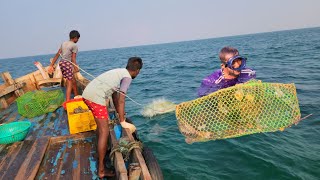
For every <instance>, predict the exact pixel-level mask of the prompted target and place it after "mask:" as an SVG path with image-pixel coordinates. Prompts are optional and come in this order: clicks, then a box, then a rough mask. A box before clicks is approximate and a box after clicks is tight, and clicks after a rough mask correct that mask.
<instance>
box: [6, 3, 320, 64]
mask: <svg viewBox="0 0 320 180" xmlns="http://www.w3.org/2000/svg"><path fill="white" fill-rule="evenodd" d="M319 9H320V1H319V0H268V1H257V0H228V1H222V0H159V1H152V0H134V1H133V0H118V1H115V0H110V1H102V0H101V1H84V0H78V1H75V0H68V1H62V0H57V1H43V0H31V1H22V0H20V1H18V0H10V1H5V0H1V2H0V24H1V31H0V32H1V33H0V42H1V44H0V58H1V59H2V58H11V57H21V56H33V55H41V54H53V53H55V52H56V51H57V49H58V47H59V46H60V44H61V43H62V42H63V41H65V40H68V33H69V32H70V30H73V29H76V30H79V32H80V34H81V38H80V41H79V42H78V46H79V50H80V51H87V50H96V49H108V48H117V47H128V46H135V45H147V44H158V43H166V42H177V41H187V40H195V39H206V38H214V37H222V36H232V35H240V34H251V33H258V32H269V31H278V30H288V29H299V28H308V27H319V26H320V10H319Z"/></svg>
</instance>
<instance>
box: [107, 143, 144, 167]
mask: <svg viewBox="0 0 320 180" xmlns="http://www.w3.org/2000/svg"><path fill="white" fill-rule="evenodd" d="M133 149H140V150H142V149H143V144H142V143H141V142H140V141H132V142H129V140H128V139H126V138H120V140H119V143H118V144H117V145H115V146H113V148H112V150H111V152H110V159H111V162H112V163H113V159H114V154H115V152H121V154H122V157H123V159H124V160H125V161H127V160H128V159H129V157H130V152H131V151H132V150H133Z"/></svg>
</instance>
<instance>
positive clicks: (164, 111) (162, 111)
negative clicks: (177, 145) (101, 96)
mask: <svg viewBox="0 0 320 180" xmlns="http://www.w3.org/2000/svg"><path fill="white" fill-rule="evenodd" d="M59 55H60V57H61V59H59V61H58V63H59V62H60V61H61V60H63V59H64V58H63V57H62V55H61V54H59ZM64 60H65V59H64ZM69 62H70V63H71V64H72V65H74V66H76V67H77V68H78V69H80V70H81V71H83V72H84V73H85V74H87V75H89V76H90V77H92V78H93V79H97V80H98V81H99V82H100V83H102V84H105V85H107V86H109V88H111V89H112V90H114V91H116V92H117V93H120V94H122V95H124V96H125V97H127V98H128V99H129V100H131V101H132V102H133V103H135V104H137V105H139V106H141V107H144V108H147V109H152V110H153V111H155V112H159V113H167V112H171V111H173V108H168V109H165V110H156V109H155V108H152V107H150V106H148V105H146V104H141V103H139V102H137V101H135V100H134V99H132V98H131V97H129V96H128V95H126V94H125V93H123V92H121V91H119V90H118V89H116V88H114V87H112V86H110V85H109V84H108V83H106V82H104V81H101V80H100V79H99V78H97V77H95V76H93V75H92V74H90V73H88V72H87V71H85V70H84V69H82V68H80V66H78V65H77V64H75V63H73V62H71V61H69ZM154 115H156V114H154ZM150 117H151V116H150Z"/></svg>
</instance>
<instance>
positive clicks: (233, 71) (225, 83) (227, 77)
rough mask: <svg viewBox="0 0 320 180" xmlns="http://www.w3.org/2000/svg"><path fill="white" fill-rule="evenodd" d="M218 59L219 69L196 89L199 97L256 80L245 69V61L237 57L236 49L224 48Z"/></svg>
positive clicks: (251, 73)
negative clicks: (219, 61)
mask: <svg viewBox="0 0 320 180" xmlns="http://www.w3.org/2000/svg"><path fill="white" fill-rule="evenodd" d="M219 58H220V60H221V69H219V70H217V71H215V72H213V73H212V74H211V75H209V76H207V77H206V78H204V79H203V80H202V83H201V86H200V87H199V89H198V96H199V97H202V96H206V95H208V94H210V93H212V92H215V91H217V90H219V89H223V88H227V87H230V86H234V85H236V84H239V83H244V82H247V81H249V80H250V79H253V78H256V72H255V71H254V70H252V69H250V68H246V60H247V59H246V58H244V57H242V56H239V51H238V50H237V49H235V48H233V47H224V48H222V49H221V50H220V53H219Z"/></svg>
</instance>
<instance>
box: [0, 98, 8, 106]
mask: <svg viewBox="0 0 320 180" xmlns="http://www.w3.org/2000/svg"><path fill="white" fill-rule="evenodd" d="M0 103H1V109H7V108H8V107H9V105H8V103H7V101H6V99H5V98H0Z"/></svg>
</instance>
